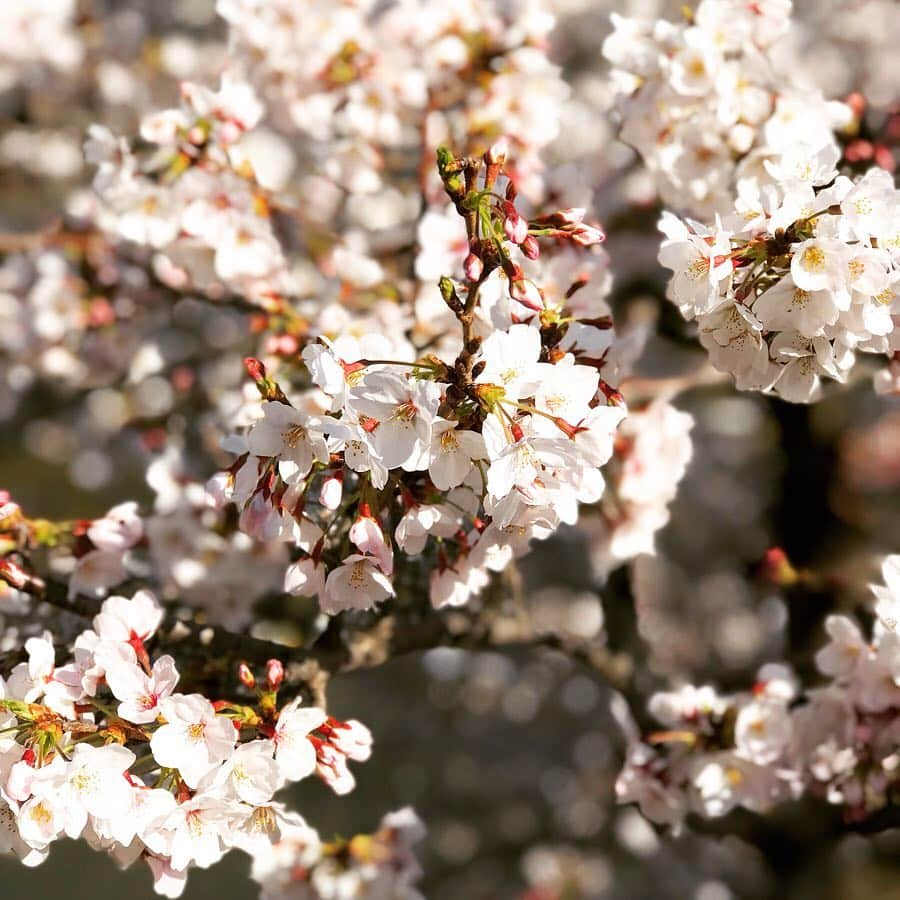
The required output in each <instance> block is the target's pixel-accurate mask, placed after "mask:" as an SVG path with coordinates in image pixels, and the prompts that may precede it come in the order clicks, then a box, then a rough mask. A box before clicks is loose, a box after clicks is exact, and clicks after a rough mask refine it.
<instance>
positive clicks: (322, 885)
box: [251, 807, 425, 900]
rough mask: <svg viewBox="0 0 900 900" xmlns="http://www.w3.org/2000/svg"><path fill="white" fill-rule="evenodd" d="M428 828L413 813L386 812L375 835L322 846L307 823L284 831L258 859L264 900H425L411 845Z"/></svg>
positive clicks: (255, 870) (254, 875) (255, 867)
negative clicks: (353, 899)
mask: <svg viewBox="0 0 900 900" xmlns="http://www.w3.org/2000/svg"><path fill="white" fill-rule="evenodd" d="M424 833H425V829H424V828H423V826H422V823H421V822H420V821H419V819H418V817H417V816H416V814H415V813H414V812H413V811H412V810H411V809H409V808H408V807H407V808H406V809H400V810H397V811H396V812H392V813H388V814H387V815H386V816H385V817H384V818H383V819H382V820H381V824H380V825H379V827H378V829H377V831H375V832H374V833H373V834H357V835H355V836H354V837H352V838H350V840H335V841H330V842H324V841H322V840H321V839H320V837H319V835H318V833H317V832H316V831H315V830H314V829H312V828H310V827H308V826H306V825H304V824H292V825H289V826H286V827H282V829H281V833H280V836H279V839H278V840H277V841H274V842H273V843H272V844H271V845H270V847H267V848H265V850H264V851H263V852H262V853H260V854H259V855H257V856H255V857H254V860H253V869H252V871H251V876H252V878H253V879H254V880H255V881H258V882H259V883H260V884H261V885H262V892H261V894H260V900H293V898H296V897H304V898H309V900H342V898H345V897H356V898H359V900H422V895H421V894H420V893H419V892H418V891H417V890H416V889H415V886H414V885H415V882H416V881H417V880H418V878H419V875H420V874H421V871H420V869H419V865H418V863H417V862H416V859H415V856H414V855H413V852H412V845H413V844H415V843H417V842H418V841H420V840H421V839H422V836H423V834H424Z"/></svg>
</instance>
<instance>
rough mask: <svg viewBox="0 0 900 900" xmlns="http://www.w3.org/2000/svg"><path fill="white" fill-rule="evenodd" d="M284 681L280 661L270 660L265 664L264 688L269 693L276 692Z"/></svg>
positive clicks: (282, 666)
mask: <svg viewBox="0 0 900 900" xmlns="http://www.w3.org/2000/svg"><path fill="white" fill-rule="evenodd" d="M283 681H284V665H283V664H282V662H281V660H278V659H270V660H269V661H268V662H267V663H266V686H267V687H268V688H269V690H270V691H277V690H278V688H280V687H281V683H282V682H283Z"/></svg>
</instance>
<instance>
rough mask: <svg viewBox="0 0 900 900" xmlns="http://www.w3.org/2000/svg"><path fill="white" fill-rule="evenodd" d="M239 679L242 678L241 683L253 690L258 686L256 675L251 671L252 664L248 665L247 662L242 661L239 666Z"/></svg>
mask: <svg viewBox="0 0 900 900" xmlns="http://www.w3.org/2000/svg"><path fill="white" fill-rule="evenodd" d="M238 679H239V680H240V682H241V684H242V685H243V686H244V687H246V688H250V689H251V690H252V689H253V688H255V687H256V678H255V677H254V675H253V673H252V672H251V671H250V666H248V665H247V663H245V662H242V663H241V664H240V665H239V666H238Z"/></svg>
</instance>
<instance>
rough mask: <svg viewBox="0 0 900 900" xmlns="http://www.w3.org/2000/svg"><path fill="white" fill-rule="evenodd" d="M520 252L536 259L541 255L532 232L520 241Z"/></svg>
mask: <svg viewBox="0 0 900 900" xmlns="http://www.w3.org/2000/svg"><path fill="white" fill-rule="evenodd" d="M522 252H523V253H524V254H525V255H526V256H527V257H528V258H529V259H537V258H538V257H539V256H540V255H541V248H540V245H539V244H538V242H537V238H536V237H535V236H534V235H533V234H529V235H528V237H526V238H525V240H524V241H522Z"/></svg>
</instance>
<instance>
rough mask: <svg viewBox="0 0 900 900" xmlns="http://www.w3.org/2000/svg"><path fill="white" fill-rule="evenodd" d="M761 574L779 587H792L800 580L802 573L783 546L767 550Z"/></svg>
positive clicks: (761, 565)
mask: <svg viewBox="0 0 900 900" xmlns="http://www.w3.org/2000/svg"><path fill="white" fill-rule="evenodd" d="M759 574H760V576H761V577H762V578H763V579H764V580H766V581H768V582H770V583H771V584H776V585H778V586H779V587H790V586H791V585H794V584H796V583H797V582H798V581H799V580H800V573H799V572H798V571H797V570H796V569H795V568H794V566H793V565H792V564H791V561H790V560H789V559H788V555H787V553H785V552H784V550H782V548H781V547H770V548H769V549H768V550H766V552H765V555H764V556H763V558H762V562H761V563H760V566H759Z"/></svg>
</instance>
